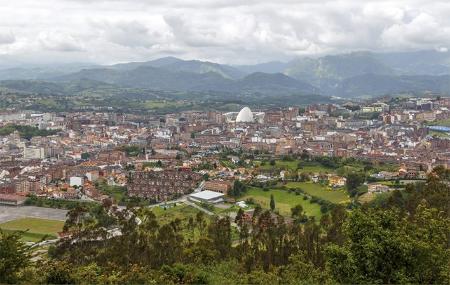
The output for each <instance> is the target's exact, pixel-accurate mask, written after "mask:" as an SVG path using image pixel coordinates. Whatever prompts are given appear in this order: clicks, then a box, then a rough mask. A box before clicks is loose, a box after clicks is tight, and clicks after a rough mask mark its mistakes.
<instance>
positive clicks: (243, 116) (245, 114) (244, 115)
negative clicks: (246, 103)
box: [236, 107, 254, 123]
mask: <svg viewBox="0 0 450 285" xmlns="http://www.w3.org/2000/svg"><path fill="white" fill-rule="evenodd" d="M253 121H254V119H253V113H252V111H251V110H250V108H249V107H244V108H242V110H241V111H240V112H239V114H238V115H237V117H236V123H242V122H244V123H252V122H253Z"/></svg>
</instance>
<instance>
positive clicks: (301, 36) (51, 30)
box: [0, 0, 450, 63]
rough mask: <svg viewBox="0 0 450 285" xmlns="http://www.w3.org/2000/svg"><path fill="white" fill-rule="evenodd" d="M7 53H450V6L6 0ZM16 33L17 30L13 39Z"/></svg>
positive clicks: (423, 1)
mask: <svg viewBox="0 0 450 285" xmlns="http://www.w3.org/2000/svg"><path fill="white" fill-rule="evenodd" d="M0 3H1V5H0V15H2V17H0V54H3V55H5V54H6V55H8V56H10V57H15V58H24V59H25V58H26V59H27V60H33V58H36V59H39V60H42V58H43V56H47V57H48V58H49V60H54V59H57V60H60V61H75V60H83V61H94V62H99V63H113V62H123V61H130V60H148V59H151V58H156V57H159V56H165V55H177V56H179V57H183V58H199V59H205V60H215V61H219V62H229V63H251V62H260V61H267V60H274V59H287V58H292V57H295V56H298V55H314V54H324V53H336V52H347V51H352V50H383V51H384V50H403V49H441V48H445V47H448V46H450V2H448V1H444V0H442V1H439V0H437V1H430V0H392V1H377V0H366V1H364V0H340V1H325V0H323V1H321V0H278V1H275V0H273V1H268V0H120V1H119V0H89V1H88V0H40V1H35V0H19V1H7V0H0ZM11 31H12V32H11Z"/></svg>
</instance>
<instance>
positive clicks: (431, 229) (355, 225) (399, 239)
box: [326, 205, 450, 284]
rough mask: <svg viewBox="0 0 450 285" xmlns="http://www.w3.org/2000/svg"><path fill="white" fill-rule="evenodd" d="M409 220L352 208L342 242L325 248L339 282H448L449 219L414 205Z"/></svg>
mask: <svg viewBox="0 0 450 285" xmlns="http://www.w3.org/2000/svg"><path fill="white" fill-rule="evenodd" d="M417 212H418V214H417V216H415V217H414V218H413V219H411V217H404V216H402V215H401V213H400V212H399V211H398V210H383V209H368V210H367V211H363V210H361V209H357V210H355V211H353V212H352V213H351V214H350V217H349V218H348V219H347V220H346V221H345V223H344V233H345V235H346V236H347V239H346V240H345V242H344V243H343V245H337V244H332V245H330V246H328V248H327V250H326V255H327V257H328V258H327V259H328V260H327V267H328V268H329V270H330V272H331V274H332V276H333V277H334V279H335V281H336V282H338V283H385V284H388V283H389V284H394V283H419V284H431V283H437V284H448V282H449V281H450V280H449V276H448V262H449V259H450V250H449V249H448V244H447V243H448V227H449V226H450V219H449V218H445V217H444V216H443V215H442V214H443V213H442V212H441V213H439V211H438V210H437V209H428V208H426V207H425V205H419V207H418V210H417Z"/></svg>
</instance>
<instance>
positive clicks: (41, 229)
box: [0, 218, 64, 241]
mask: <svg viewBox="0 0 450 285" xmlns="http://www.w3.org/2000/svg"><path fill="white" fill-rule="evenodd" d="M63 226H64V222H62V221H55V220H46V219H37V218H22V219H18V220H14V221H9V222H6V223H2V224H0V229H2V230H4V231H7V232H13V231H27V230H28V231H27V232H25V233H23V234H22V239H23V240H24V241H39V240H41V239H42V238H43V237H44V236H46V235H48V236H49V237H48V238H49V239H51V238H56V237H57V233H58V232H60V231H62V228H63Z"/></svg>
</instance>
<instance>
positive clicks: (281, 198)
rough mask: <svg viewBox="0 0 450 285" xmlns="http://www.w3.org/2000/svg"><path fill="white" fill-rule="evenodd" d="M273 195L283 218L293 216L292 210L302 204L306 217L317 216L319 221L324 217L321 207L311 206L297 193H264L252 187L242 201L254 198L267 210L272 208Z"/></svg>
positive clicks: (276, 190) (282, 191) (272, 191)
mask: <svg viewBox="0 0 450 285" xmlns="http://www.w3.org/2000/svg"><path fill="white" fill-rule="evenodd" d="M271 194H273V197H274V199H275V209H276V210H278V211H279V212H280V214H281V215H283V216H290V215H291V208H293V207H294V206H296V205H298V204H300V205H302V207H303V209H304V211H305V212H306V215H308V216H315V217H316V218H317V219H319V218H320V217H321V216H322V213H321V212H320V206H319V205H318V204H311V203H310V202H309V200H303V196H302V195H296V194H295V193H289V192H288V191H285V190H279V189H271V190H269V191H264V190H262V189H260V188H255V187H251V188H249V189H248V191H247V193H246V194H245V196H244V197H242V199H241V200H245V199H248V198H253V199H254V200H255V202H257V203H259V204H260V205H261V207H263V208H265V209H269V208H270V205H269V204H270V195H271Z"/></svg>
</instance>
